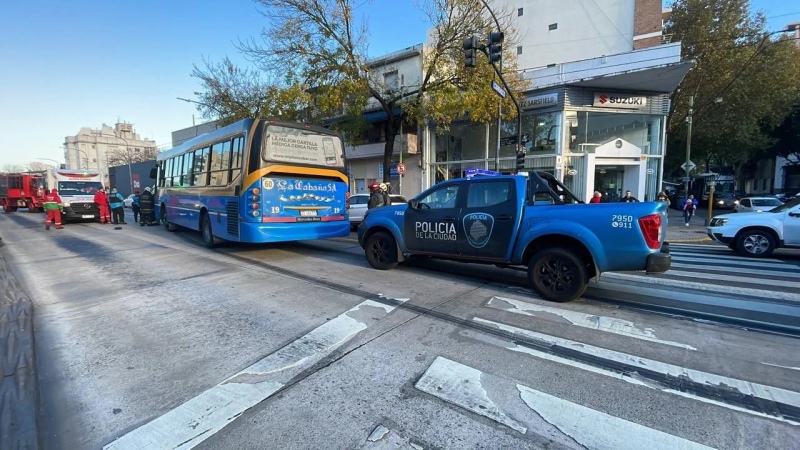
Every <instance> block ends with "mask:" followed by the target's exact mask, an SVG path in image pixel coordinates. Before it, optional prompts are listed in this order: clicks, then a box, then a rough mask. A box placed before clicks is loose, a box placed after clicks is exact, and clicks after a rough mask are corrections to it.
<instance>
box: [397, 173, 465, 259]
mask: <svg viewBox="0 0 800 450" xmlns="http://www.w3.org/2000/svg"><path fill="white" fill-rule="evenodd" d="M462 187H463V185H459V184H445V185H442V186H438V187H435V188H434V189H433V190H432V191H430V192H429V193H428V194H427V195H425V196H424V197H421V198H419V199H418V202H417V207H416V208H411V207H409V208H407V209H406V212H405V214H404V217H403V221H404V226H403V236H404V238H405V241H406V246H407V247H408V249H409V250H410V251H412V252H413V253H428V254H439V255H454V254H456V252H457V251H458V250H457V249H456V241H457V239H458V229H459V225H458V216H459V211H460V208H459V207H458V206H459V202H458V200H459V195H458V194H459V192H460V191H462V190H463V189H461V188H462Z"/></svg>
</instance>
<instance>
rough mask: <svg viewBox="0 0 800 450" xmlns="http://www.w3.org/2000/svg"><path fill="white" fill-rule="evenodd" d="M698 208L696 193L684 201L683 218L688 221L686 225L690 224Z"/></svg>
mask: <svg viewBox="0 0 800 450" xmlns="http://www.w3.org/2000/svg"><path fill="white" fill-rule="evenodd" d="M696 209H697V200H696V199H695V198H694V195H690V196H689V198H687V199H686V201H685V202H683V220H685V221H686V226H687V227H688V226H689V221H690V220H692V216H693V215H694V212H695V210H696Z"/></svg>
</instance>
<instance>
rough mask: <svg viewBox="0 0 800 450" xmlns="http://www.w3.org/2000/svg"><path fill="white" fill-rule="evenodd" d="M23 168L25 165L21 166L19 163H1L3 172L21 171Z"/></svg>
mask: <svg viewBox="0 0 800 450" xmlns="http://www.w3.org/2000/svg"><path fill="white" fill-rule="evenodd" d="M24 170H25V166H21V165H19V164H4V165H3V172H5V173H14V172H23V171H24Z"/></svg>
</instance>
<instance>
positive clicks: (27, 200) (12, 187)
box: [0, 172, 47, 212]
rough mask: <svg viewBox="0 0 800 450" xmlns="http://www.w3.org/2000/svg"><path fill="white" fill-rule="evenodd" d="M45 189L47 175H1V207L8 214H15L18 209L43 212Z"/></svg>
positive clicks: (29, 173)
mask: <svg viewBox="0 0 800 450" xmlns="http://www.w3.org/2000/svg"><path fill="white" fill-rule="evenodd" d="M45 189H47V175H46V173H43V172H40V173H37V172H26V173H0V206H2V207H3V210H4V211H6V212H15V211H16V210H17V208H28V212H41V211H42V210H43V208H42V202H43V197H44V190H45Z"/></svg>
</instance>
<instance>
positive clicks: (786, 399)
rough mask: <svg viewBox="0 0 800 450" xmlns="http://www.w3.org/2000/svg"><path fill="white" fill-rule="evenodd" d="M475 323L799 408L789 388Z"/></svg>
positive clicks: (797, 396)
mask: <svg viewBox="0 0 800 450" xmlns="http://www.w3.org/2000/svg"><path fill="white" fill-rule="evenodd" d="M472 320H473V321H475V322H478V323H482V324H485V325H491V326H494V327H496V328H498V329H501V330H504V331H508V332H511V333H515V334H520V335H523V336H526V337H528V338H532V339H536V340H539V341H542V342H545V343H547V344H551V345H558V346H561V347H565V348H568V349H570V350H572V351H575V352H578V353H583V354H585V355H587V356H591V357H594V358H600V359H605V360H607V361H613V362H617V363H622V364H626V365H628V366H632V367H636V368H641V369H643V370H650V371H655V372H658V373H661V374H668V375H671V376H673V377H685V378H686V379H689V380H691V381H694V382H697V383H702V384H705V385H709V386H721V387H725V388H726V389H736V390H738V391H739V392H740V393H742V394H743V395H752V396H754V397H758V398H761V399H764V400H768V401H775V402H780V403H784V404H787V405H792V406H795V407H800V393H797V392H793V391H789V390H787V389H782V388H778V387H773V386H767V385H764V384H759V383H753V382H750V381H744V380H738V379H736V378H729V377H725V376H722V375H716V374H712V373H708V372H702V371H699V370H694V369H688V368H685V367H680V366H677V365H674V364H669V363H664V362H660V361H656V360H652V359H647V358H643V357H640V356H635V355H629V354H627V353H622V352H617V351H614V350H607V349H604V348H600V347H595V346H593V345H589V344H584V343H581V342H576V341H571V340H569V339H564V338H559V337H556V336H549V335H546V334H543V333H537V332H535V331H530V330H525V329H522V328H517V327H514V326H511V325H506V324H503V323H499V322H494V321H491V320H486V319H481V318H479V317H476V318H473V319H472ZM507 348H508V349H509V350H512V351H517V352H521V353H527V354H529V355H532V356H536V357H539V358H542V359H548V360H551V361H557V362H561V363H563V364H568V365H571V366H575V367H579V368H582V369H583V368H586V366H587V365H586V364H582V363H579V362H576V361H572V360H569V359H566V358H559V357H557V356H553V355H550V354H548V353H545V352H542V351H538V350H535V349H532V348H529V347H523V346H520V345H517V344H511V345H510V346H508V347H507ZM592 372H595V373H602V374H606V375H609V376H612V377H614V378H618V379H622V380H624V381H628V382H635V384H639V385H645V386H650V384H648V383H647V382H642V381H638V380H634V379H632V378H629V377H621V376H620V374H619V373H617V372H613V371H610V370H606V369H601V368H594V370H592ZM650 387H653V388H656V389H660V390H663V391H665V392H673V391H672V390H671V389H661V388H658V387H656V386H650ZM682 395H684V396H686V397H690V398H693V399H696V400H702V401H705V402H708V403H714V404H717V405H720V406H724V407H726V408H729V409H734V410H737V411H743V412H747V413H749V414H753V415H757V416H760V417H768V418H771V419H775V420H779V421H782V422H786V423H790V424H793V425H800V423H797V422H794V421H792V420H788V419H785V418H782V417H776V416H771V415H767V414H763V413H760V412H757V411H750V410H747V409H744V408H740V407H737V406H733V405H728V404H725V403H721V402H716V401H713V400H708V399H704V398H703V397H699V396H695V395H693V394H688V393H682Z"/></svg>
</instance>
